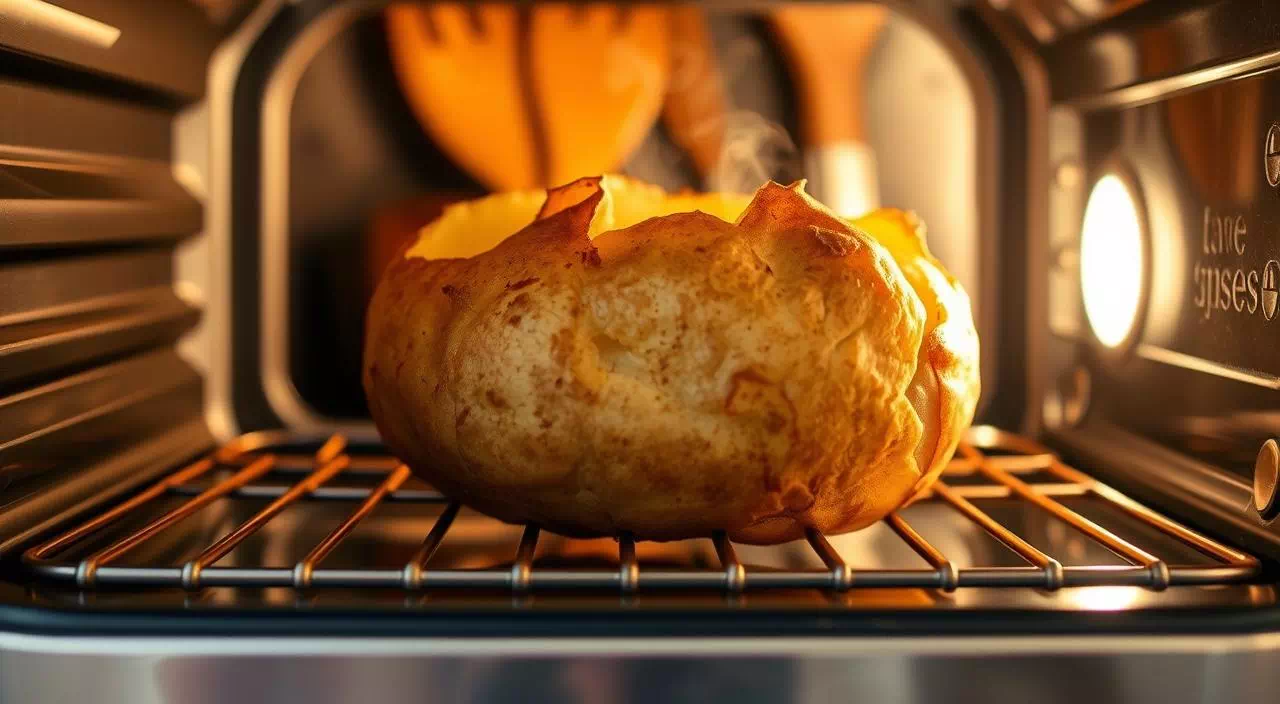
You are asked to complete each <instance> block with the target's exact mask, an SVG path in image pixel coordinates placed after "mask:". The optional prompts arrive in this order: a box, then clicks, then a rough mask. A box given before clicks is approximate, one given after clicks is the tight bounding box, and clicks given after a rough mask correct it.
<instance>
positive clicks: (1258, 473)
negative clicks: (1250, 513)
mask: <svg viewBox="0 0 1280 704" xmlns="http://www.w3.org/2000/svg"><path fill="white" fill-rule="evenodd" d="M1278 483H1280V445H1277V444H1276V441H1275V440H1268V441H1266V442H1264V443H1262V449H1261V450H1258V459H1257V460H1256V461H1254V463H1253V507H1254V508H1255V509H1257V510H1258V514H1259V515H1260V516H1262V518H1263V519H1264V520H1268V521H1269V520H1271V519H1273V518H1275V517H1276V515H1277V514H1280V500H1277V496H1276V485H1277V484H1278Z"/></svg>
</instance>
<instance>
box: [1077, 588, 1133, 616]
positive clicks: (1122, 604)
mask: <svg viewBox="0 0 1280 704" xmlns="http://www.w3.org/2000/svg"><path fill="white" fill-rule="evenodd" d="M1144 593H1145V592H1144V591H1143V589H1142V588H1141V587H1085V588H1083V589H1078V590H1076V591H1074V592H1072V593H1071V595H1070V597H1069V598H1070V600H1071V601H1072V602H1073V603H1075V605H1076V606H1079V607H1080V608H1082V609H1086V610H1089V611H1120V610H1122V609H1127V608H1129V607H1131V606H1134V605H1136V604H1137V603H1138V602H1140V601H1142V597H1143V595H1144Z"/></svg>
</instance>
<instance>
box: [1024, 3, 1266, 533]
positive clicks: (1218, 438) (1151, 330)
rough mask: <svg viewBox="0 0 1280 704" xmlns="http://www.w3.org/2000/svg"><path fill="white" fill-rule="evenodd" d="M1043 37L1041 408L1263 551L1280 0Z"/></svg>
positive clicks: (1181, 11) (1152, 487) (1128, 481)
mask: <svg viewBox="0 0 1280 704" xmlns="http://www.w3.org/2000/svg"><path fill="white" fill-rule="evenodd" d="M1044 55H1045V60H1046V65H1047V67H1048V70H1049V75H1050V79H1051V83H1052V85H1053V90H1054V101H1055V107H1054V110H1053V113H1052V115H1051V121H1050V124H1051V132H1050V144H1051V153H1052V158H1053V160H1054V171H1053V173H1054V174H1055V178H1054V185H1053V188H1052V189H1051V190H1050V199H1051V208H1052V227H1051V234H1050V243H1049V247H1048V248H1047V250H1046V252H1045V259H1044V261H1043V265H1042V267H1041V269H1040V270H1041V271H1047V272H1048V279H1047V282H1046V284H1047V286H1048V288H1049V299H1048V305H1047V310H1046V315H1045V319H1046V320H1047V321H1048V327H1049V330H1050V333H1051V334H1050V339H1049V343H1048V344H1047V346H1046V348H1045V360H1046V362H1047V363H1048V365H1049V367H1050V371H1049V374H1050V377H1049V382H1050V383H1049V384H1048V385H1047V393H1046V394H1045V395H1044V397H1043V398H1042V399H1041V401H1040V403H1041V405H1042V410H1043V415H1044V417H1045V419H1046V422H1047V424H1048V425H1050V427H1051V428H1052V429H1053V430H1054V431H1055V433H1056V436H1057V438H1058V439H1059V440H1061V441H1062V442H1065V443H1066V444H1068V445H1069V446H1070V447H1071V448H1073V449H1074V450H1075V451H1077V452H1079V453H1080V454H1082V455H1084V456H1086V457H1087V459H1088V461H1090V462H1092V463H1093V464H1095V465H1096V466H1099V467H1100V468H1101V469H1103V470H1105V469H1106V468H1107V467H1111V466H1115V465H1117V464H1119V463H1125V464H1127V466H1129V467H1132V468H1134V469H1133V470H1132V471H1126V472H1124V473H1123V474H1119V475H1117V476H1114V477H1112V478H1111V479H1112V481H1114V482H1116V483H1119V484H1121V485H1123V486H1125V487H1126V488H1129V489H1130V490H1131V491H1135V492H1137V493H1144V495H1145V496H1146V497H1147V498H1149V499H1152V500H1155V499H1158V501H1159V502H1160V503H1161V504H1162V505H1164V506H1165V507H1166V508H1167V509H1172V510H1181V511H1183V512H1199V513H1205V514H1209V515H1212V516H1213V521H1214V524H1215V526H1216V528H1217V529H1218V530H1219V531H1221V532H1223V533H1225V534H1227V535H1229V536H1230V537H1232V538H1234V539H1237V540H1251V541H1253V543H1254V545H1255V549H1269V550H1272V551H1274V550H1275V542H1276V540H1275V536H1276V530H1275V528H1274V527H1273V526H1270V525H1269V523H1270V521H1271V519H1272V518H1273V516H1272V515H1267V516H1260V515H1259V512H1258V511H1257V508H1258V506H1261V505H1264V504H1265V501H1261V500H1259V502H1258V506H1255V501H1254V499H1255V497H1254V491H1253V485H1252V480H1253V475H1254V470H1255V459H1256V458H1257V457H1258V454H1259V451H1260V449H1262V448H1263V446H1264V443H1266V441H1268V440H1270V439H1272V438H1275V437H1277V436H1280V348H1278V347H1277V345H1276V344H1275V343H1276V341H1277V340H1280V320H1277V318H1280V311H1277V302H1276V301H1277V293H1276V289H1277V286H1278V285H1280V188H1278V186H1280V158H1278V157H1276V156H1275V155H1276V154H1280V5H1277V4H1276V3H1272V2H1264V1H1261V0H1253V1H1245V0H1226V1H1223V2H1214V3H1201V4H1198V5H1197V4H1194V3H1161V2H1147V3H1139V4H1138V5H1137V6H1136V7H1133V8H1132V9H1130V10H1128V11H1127V12H1124V13H1121V14H1118V15H1114V16H1106V17H1103V18H1102V19H1101V20H1099V21H1098V22H1097V23H1094V24H1090V23H1086V24H1085V25H1084V26H1083V27H1080V28H1077V29H1076V30H1075V32H1074V33H1072V34H1069V35H1068V36H1066V37H1064V38H1062V39H1061V40H1059V41H1057V42H1055V43H1054V44H1053V45H1052V46H1050V47H1049V48H1047V49H1046V50H1045V52H1044ZM1117 184H1119V185H1117ZM1108 191H1110V192H1111V193H1112V195H1114V194H1116V193H1125V192H1127V193H1128V194H1129V195H1128V197H1127V198H1126V197H1125V196H1123V195H1121V196H1118V198H1119V200H1118V201H1117V200H1116V199H1115V198H1112V199H1111V200H1108V198H1109V196H1108ZM1126 202H1129V203H1132V204H1133V206H1134V207H1135V208H1136V213H1137V217H1136V227H1132V224H1133V223H1134V222H1135V221H1134V219H1133V218H1131V217H1129V216H1128V215H1126V208H1125V203H1126ZM1086 214H1088V217H1087V219H1086ZM1126 223H1129V225H1128V226H1127V225H1126ZM1128 235H1132V242H1133V245H1134V246H1133V247H1132V248H1131V249H1130V248H1126V246H1125V242H1126V238H1127V236H1128ZM1086 236H1087V237H1091V238H1093V239H1092V241H1093V242H1095V243H1099V244H1098V246H1097V247H1092V246H1091V245H1090V244H1089V242H1088V241H1084V242H1082V238H1083V237H1086ZM1140 260H1141V261H1140ZM1100 271H1101V272H1105V271H1111V272H1113V274H1112V275H1111V276H1110V277H1109V278H1105V277H1104V278H1102V279H1097V280H1095V279H1093V278H1092V277H1093V273H1094V272H1100ZM1082 280H1083V281H1085V283H1086V284H1087V285H1085V286H1082V284H1081V281H1082ZM1129 282H1136V283H1138V284H1140V285H1139V286H1137V287H1135V288H1134V289H1133V290H1134V291H1136V292H1137V294H1138V297H1137V298H1136V299H1134V304H1135V305H1134V306H1133V308H1132V314H1131V315H1129V314H1126V315H1123V316H1120V318H1119V319H1115V318H1116V315H1117V311H1120V310H1123V311H1124V312H1125V313H1127V312H1128V311H1129V308H1125V307H1124V305H1123V303H1122V299H1123V298H1124V293H1125V286H1124V284H1126V283H1129ZM1082 289H1083V293H1084V294H1087V295H1094V296H1095V298H1094V299H1093V300H1094V301H1095V305H1093V306H1090V305H1087V303H1088V302H1089V301H1088V298H1087V295H1086V296H1082ZM1265 459H1266V457H1264V460H1265ZM1274 465H1275V462H1269V461H1264V462H1261V463H1258V466H1259V467H1261V468H1262V469H1263V470H1269V471H1272V472H1274V470H1275V466H1274ZM1260 488H1261V489H1264V490H1265V489H1266V488H1267V487H1266V486H1265V484H1264V485H1263V486H1260ZM1144 490H1145V492H1144ZM1262 498H1266V497H1262ZM1266 545H1269V547H1265V548H1264V547H1262V546H1266Z"/></svg>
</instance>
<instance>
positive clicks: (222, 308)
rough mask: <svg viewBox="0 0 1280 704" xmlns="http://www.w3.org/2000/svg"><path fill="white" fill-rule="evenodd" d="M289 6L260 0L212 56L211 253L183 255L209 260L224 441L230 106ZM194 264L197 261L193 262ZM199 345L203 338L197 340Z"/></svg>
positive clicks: (212, 399) (211, 359)
mask: <svg viewBox="0 0 1280 704" xmlns="http://www.w3.org/2000/svg"><path fill="white" fill-rule="evenodd" d="M284 5H285V0H262V2H261V3H260V4H259V5H258V7H257V8H256V9H255V10H254V11H253V13H252V14H251V15H249V17H248V18H246V19H245V21H244V22H243V23H241V25H240V27H239V28H238V29H237V30H236V32H235V33H234V34H233V35H231V37H230V38H229V39H227V40H226V41H225V42H223V43H222V45H220V46H219V47H218V49H217V50H216V51H215V52H214V54H213V57H212V58H211V59H210V61H209V75H208V84H209V88H208V99H207V100H208V111H209V120H208V122H209V126H208V137H209V161H208V178H207V184H208V189H209V197H208V201H207V203H206V207H205V211H204V212H205V227H204V231H205V236H204V237H203V238H202V240H203V241H204V243H207V244H206V246H207V252H205V251H201V250H200V248H199V245H192V247H191V249H190V250H187V253H186V254H185V255H184V256H189V257H190V259H186V260H183V261H184V263H183V264H182V265H181V266H183V267H185V266H188V264H187V263H186V262H191V261H193V260H194V261H196V262H198V260H199V258H201V257H202V256H203V258H204V259H206V260H207V262H208V280H209V281H210V282H212V283H211V285H210V286H209V289H208V290H207V291H205V292H204V295H205V297H206V299H207V305H206V306H205V308H204V322H203V329H204V331H205V334H204V335H203V337H204V340H203V342H204V345H205V347H204V349H203V350H202V354H203V359H204V360H206V361H207V364H206V367H207V373H206V375H205V419H206V420H207V421H208V423H209V428H210V431H211V432H212V433H213V434H214V436H215V437H216V438H217V439H218V440H220V441H223V442H225V441H228V440H230V439H231V438H233V437H236V436H237V435H239V434H240V433H241V428H240V425H239V423H238V421H237V420H236V415H235V410H234V408H233V405H232V399H231V385H232V369H231V344H232V340H231V268H232V261H231V160H232V154H231V133H232V127H233V119H232V109H233V107H234V104H235V101H234V91H235V87H236V79H237V78H238V77H239V75H240V68H241V66H242V65H243V64H244V60H245V57H247V56H248V54H249V50H250V49H251V48H253V44H254V42H256V41H257V39H258V37H259V36H261V34H262V32H263V31H264V30H265V29H266V27H267V24H268V23H269V22H270V21H271V18H272V17H274V16H275V15H276V13H277V12H279V10H280V8H281V7H283V6H284ZM193 266H194V265H193ZM195 344H199V341H197V342H195Z"/></svg>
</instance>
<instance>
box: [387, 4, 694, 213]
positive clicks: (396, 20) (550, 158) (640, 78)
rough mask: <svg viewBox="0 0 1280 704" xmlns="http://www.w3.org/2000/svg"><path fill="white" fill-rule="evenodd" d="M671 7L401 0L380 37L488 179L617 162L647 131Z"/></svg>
mask: <svg viewBox="0 0 1280 704" xmlns="http://www.w3.org/2000/svg"><path fill="white" fill-rule="evenodd" d="M666 12H667V11H666V9H665V8H660V7H650V6H632V7H626V8H619V7H615V6H610V5H585V6H581V5H568V4H549V5H536V6H515V5H511V4H480V5H462V4H456V3H445V4H435V5H396V6H392V7H390V8H388V10H387V37H388V44H389V45H390V48H391V55H392V62H393V64H394V66H395V67H396V73H397V76H398V77H399V80H400V83H401V86H402V87H403V89H404V93H405V96H406V99H407V100H408V102H409V104H410V107H411V108H412V109H413V111H414V113H415V115H417V117H418V120H419V121H420V122H421V123H422V125H423V126H424V128H425V129H426V130H427V132H428V133H429V134H430V135H431V136H432V137H433V138H434V140H435V141H436V142H437V143H438V144H439V145H440V147H441V149H442V150H444V151H445V153H447V154H448V155H449V156H450V157H451V158H452V159H453V160H454V161H455V162H457V163H458V164H459V165H460V166H462V167H463V168H464V169H466V170H467V171H468V172H469V173H471V174H472V175H473V176H475V177H476V178H477V179H478V180H480V181H481V182H482V183H484V184H485V185H486V186H488V187H489V188H491V189H493V190H509V189H518V188H536V187H545V186H550V185H555V184H559V183H564V182H566V181H570V180H573V179H574V178H578V177H580V176H584V175H588V174H596V173H602V172H604V171H612V170H616V169H617V168H618V167H619V166H620V165H621V164H622V163H623V161H624V160H625V159H626V157H627V156H628V155H629V154H630V153H631V152H632V151H633V150H634V149H635V148H636V147H637V146H638V145H639V144H640V142H641V141H642V140H643V139H644V137H645V135H646V134H647V133H648V132H649V129H650V128H651V127H652V125H653V123H654V121H655V120H656V119H657V116H658V111H659V110H660V109H661V106H662V97H663V92H664V91H665V87H666V81H667V74H668V70H669V63H670V60H669V57H668V33H667V24H666Z"/></svg>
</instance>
